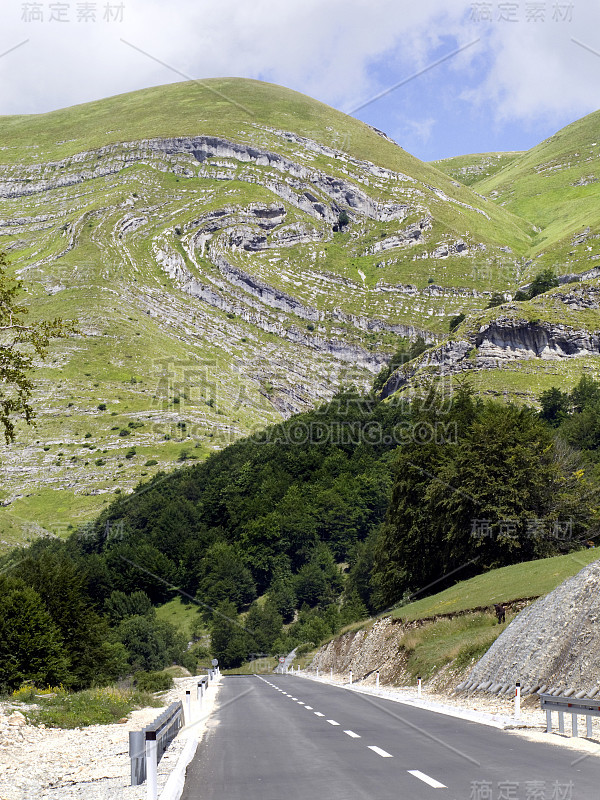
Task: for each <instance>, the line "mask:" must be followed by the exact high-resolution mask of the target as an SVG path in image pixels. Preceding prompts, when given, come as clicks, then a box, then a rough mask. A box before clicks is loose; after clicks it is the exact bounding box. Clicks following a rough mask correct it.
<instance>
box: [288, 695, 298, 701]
mask: <svg viewBox="0 0 600 800" xmlns="http://www.w3.org/2000/svg"><path fill="white" fill-rule="evenodd" d="M290 697H291V695H290ZM292 700H298V698H297V697H292Z"/></svg>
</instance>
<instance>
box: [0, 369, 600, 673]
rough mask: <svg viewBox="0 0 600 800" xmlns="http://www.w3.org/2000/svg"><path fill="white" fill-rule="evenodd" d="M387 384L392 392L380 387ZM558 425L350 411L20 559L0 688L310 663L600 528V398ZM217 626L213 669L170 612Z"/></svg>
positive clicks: (269, 439)
mask: <svg viewBox="0 0 600 800" xmlns="http://www.w3.org/2000/svg"><path fill="white" fill-rule="evenodd" d="M379 384H381V376H380V379H379V381H378V382H377V383H376V385H379ZM540 403H541V411H540V412H537V411H535V410H533V409H530V408H527V407H517V406H514V405H511V404H506V403H500V402H497V401H492V400H484V399H481V398H476V397H474V396H473V395H472V393H471V391H470V389H469V387H468V384H467V383H466V382H464V383H458V384H457V385H456V386H455V388H454V390H453V392H452V393H451V394H449V395H444V394H442V393H441V392H440V390H439V385H433V384H432V385H431V386H430V387H428V388H427V387H426V388H425V389H423V390H422V391H421V393H420V394H419V395H417V396H412V398H409V399H407V398H406V397H403V396H402V395H396V396H394V397H392V398H389V399H388V400H386V401H383V402H382V401H381V400H379V399H378V397H377V395H376V393H375V392H374V393H373V394H372V395H370V396H360V395H358V394H357V393H355V392H353V391H346V392H343V393H340V394H339V395H338V396H336V397H335V398H334V399H333V400H332V401H331V402H329V403H327V404H324V405H322V406H321V407H319V408H317V409H315V410H313V411H311V412H309V413H306V414H301V415H297V416H295V417H293V418H291V419H289V420H287V421H286V422H283V423H281V424H280V425H276V426H273V427H271V428H269V429H267V430H265V431H263V432H261V433H260V434H257V435H255V436H253V437H250V438H247V439H244V440H241V441H238V442H236V443H234V444H232V445H230V446H229V447H227V448H226V449H224V450H222V451H220V452H217V453H215V454H213V455H211V456H210V457H209V458H208V459H207V460H206V461H205V462H203V463H201V464H197V465H194V466H192V467H186V468H182V469H180V470H178V471H177V472H175V473H172V474H169V475H166V474H164V473H163V474H159V475H157V476H155V478H154V479H153V480H151V481H150V482H148V483H146V484H143V485H140V486H139V487H138V488H137V490H136V491H135V492H134V493H133V494H131V495H129V496H125V497H124V496H119V497H118V499H116V500H115V501H114V502H113V503H112V504H111V506H110V507H109V508H108V509H107V510H106V511H105V512H104V513H103V514H102V515H101V516H100V517H99V518H98V519H97V520H96V521H95V522H94V524H93V525H89V526H86V527H85V528H82V529H81V530H79V531H77V532H76V533H75V534H73V535H72V536H71V537H70V538H69V539H68V540H67V541H57V540H40V541H38V542H36V543H35V544H33V545H32V546H31V547H29V548H27V549H22V550H18V551H13V552H12V553H11V554H10V555H9V556H8V557H7V558H6V559H5V564H4V570H3V573H4V574H3V577H1V578H0V580H1V582H2V592H1V593H0V605H1V606H2V608H1V609H0V626H2V630H1V631H0V634H1V635H0V651H1V652H0V684H1V686H2V687H4V688H13V687H15V686H18V685H20V684H21V683H22V681H24V680H33V681H35V682H36V683H38V684H54V685H55V684H57V683H63V684H65V685H66V686H71V687H77V688H80V687H83V686H87V685H90V684H92V683H106V682H110V681H112V680H115V679H117V678H119V677H121V676H123V675H125V674H130V673H132V672H134V671H136V670H139V669H147V670H153V669H160V668H162V667H163V666H165V665H167V664H169V663H172V662H177V663H180V664H183V665H185V666H188V667H189V668H190V669H193V668H194V667H195V666H196V663H197V661H198V659H200V660H201V661H202V660H203V659H206V658H208V657H209V656H211V655H212V656H217V657H218V658H219V659H220V663H221V664H222V665H223V666H225V667H227V666H235V665H238V664H240V663H242V662H243V661H244V660H246V659H247V658H248V656H249V655H250V654H252V653H281V652H287V651H289V650H291V649H292V648H293V647H294V646H298V645H301V646H304V647H310V646H314V645H316V644H318V643H319V642H321V641H322V640H324V639H326V638H327V637H328V636H331V635H332V634H333V633H335V632H336V631H338V630H339V629H340V627H341V626H343V625H345V624H347V623H349V622H352V621H355V620H358V619H361V618H363V617H366V616H368V614H370V613H373V612H377V611H381V610H383V609H385V608H386V607H388V606H390V605H392V604H397V603H399V602H402V601H406V600H408V599H410V598H411V597H414V596H417V595H422V594H424V593H428V592H432V591H438V590H439V589H441V588H444V587H445V586H447V585H450V584H451V583H453V582H454V581H455V580H461V579H464V578H466V577H469V576H470V575H473V574H476V573H478V572H482V571H484V570H487V569H490V568H493V567H497V566H502V565H504V564H509V563H514V562H518V561H524V560H529V559H532V558H539V557H544V556H548V555H553V554H556V553H560V552H565V551H567V550H570V549H573V548H578V547H581V546H582V543H583V542H585V541H586V540H589V539H591V538H593V537H594V536H595V535H596V532H597V530H598V509H597V504H596V501H595V497H596V492H597V488H598V483H599V477H600V471H599V470H600V467H599V453H600V384H599V383H597V382H595V381H593V380H591V379H590V378H587V377H584V378H582V379H581V381H580V382H579V383H578V385H577V386H576V387H575V388H574V389H573V391H571V392H570V393H565V392H562V391H560V390H557V389H552V390H550V391H548V392H545V393H544V394H543V395H542V396H541V398H540ZM174 596H180V597H182V598H183V599H184V601H185V602H189V603H196V604H197V605H198V607H199V608H200V609H201V610H202V613H201V615H200V616H199V617H198V630H199V631H201V630H206V629H208V630H209V631H210V634H211V639H210V652H209V650H208V649H207V647H206V645H205V644H203V643H201V642H198V643H196V644H195V645H194V646H192V647H191V648H190V647H188V642H187V641H186V640H185V638H184V637H183V636H182V634H181V633H179V632H178V631H177V630H176V629H175V628H174V627H173V626H172V625H170V624H169V623H167V622H164V621H162V620H160V619H159V618H158V617H157V615H156V610H155V609H156V607H157V606H159V605H160V604H162V603H164V602H166V601H167V600H169V599H171V598H172V597H174Z"/></svg>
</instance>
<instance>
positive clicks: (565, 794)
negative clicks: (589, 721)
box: [182, 675, 600, 800]
mask: <svg viewBox="0 0 600 800" xmlns="http://www.w3.org/2000/svg"><path fill="white" fill-rule="evenodd" d="M222 680H223V682H224V685H223V686H222V688H221V691H220V694H219V707H218V708H217V710H216V711H215V712H214V714H213V716H212V717H211V722H212V723H214V724H213V725H211V727H210V728H209V731H208V732H207V734H206V735H205V737H204V738H203V740H202V742H201V743H200V745H199V746H198V750H197V752H196V756H195V757H194V759H193V761H192V762H191V764H190V765H189V767H188V771H187V776H186V782H185V788H184V791H183V795H182V800H300V798H302V800H306V799H307V798H319V799H320V800H392V799H393V800H405V799H406V800H426V799H427V798H432V799H433V800H436V798H438V797H439V798H448V800H451V799H452V800H600V759H599V758H598V757H588V758H585V759H583V760H581V761H579V763H576V764H574V763H573V762H574V761H575V760H576V759H578V758H579V756H578V754H577V753H575V752H573V751H572V750H567V749H565V748H560V747H557V746H555V745H551V744H548V745H546V744H537V743H534V742H528V741H526V740H525V739H523V738H522V737H520V736H517V735H515V734H511V733H508V732H505V731H501V730H498V729H495V728H489V727H487V726H484V725H478V724H476V723H474V722H466V721H464V720H459V719H454V718H453V717H448V716H445V715H442V714H435V713H433V712H431V711H423V710H422V709H417V708H411V707H410V706H405V705H402V704H400V703H394V702H392V701H390V700H383V699H380V698H377V697H372V696H369V695H361V694H358V693H356V692H351V691H348V690H346V689H343V688H341V687H336V686H329V685H327V684H322V683H317V682H314V681H310V680H306V679H303V678H297V677H291V676H285V675H273V676H260V677H258V676H247V677H237V676H236V677H233V676H232V677H225V678H223V679H222ZM599 753H600V747H599Z"/></svg>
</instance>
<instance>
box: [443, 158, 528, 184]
mask: <svg viewBox="0 0 600 800" xmlns="http://www.w3.org/2000/svg"><path fill="white" fill-rule="evenodd" d="M520 155H522V153H521V152H519V151H516V152H513V153H472V154H469V155H465V156H454V157H453V158H442V159H440V160H439V161H432V162H431V164H432V165H433V166H434V167H435V168H436V169H439V170H440V171H441V172H445V173H446V175H448V176H449V177H450V178H453V179H454V180H455V181H459V183H462V184H463V185H464V186H473V185H474V184H476V183H479V182H481V181H484V180H486V179H488V178H491V177H492V176H493V175H496V173H497V172H500V171H501V170H504V169H505V168H506V167H507V166H508V165H509V164H512V162H513V161H515V159H517V158H518V157H519V156H520Z"/></svg>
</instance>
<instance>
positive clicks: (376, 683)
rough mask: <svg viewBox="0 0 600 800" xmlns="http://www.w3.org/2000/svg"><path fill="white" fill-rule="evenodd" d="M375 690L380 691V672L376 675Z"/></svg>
mask: <svg viewBox="0 0 600 800" xmlns="http://www.w3.org/2000/svg"><path fill="white" fill-rule="evenodd" d="M375 688H376V689H379V670H377V672H376V673H375Z"/></svg>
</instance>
